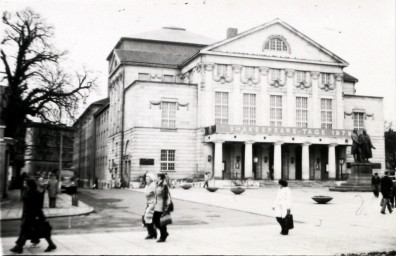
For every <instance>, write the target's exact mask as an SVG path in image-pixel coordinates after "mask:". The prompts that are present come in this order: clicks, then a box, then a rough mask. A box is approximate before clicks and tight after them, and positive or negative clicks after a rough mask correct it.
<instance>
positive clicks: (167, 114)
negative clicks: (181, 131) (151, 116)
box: [161, 101, 177, 129]
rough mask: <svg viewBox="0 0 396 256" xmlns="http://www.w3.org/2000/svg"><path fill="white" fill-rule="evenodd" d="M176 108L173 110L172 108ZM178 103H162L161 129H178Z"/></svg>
mask: <svg viewBox="0 0 396 256" xmlns="http://www.w3.org/2000/svg"><path fill="white" fill-rule="evenodd" d="M171 106H172V108H174V109H172V108H171ZM176 112H177V102H174V101H161V127H162V128H168V129H173V128H176Z"/></svg>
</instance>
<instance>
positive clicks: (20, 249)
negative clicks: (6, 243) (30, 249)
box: [10, 245, 23, 253]
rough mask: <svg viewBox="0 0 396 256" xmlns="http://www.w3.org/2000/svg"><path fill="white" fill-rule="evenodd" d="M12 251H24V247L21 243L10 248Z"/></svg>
mask: <svg viewBox="0 0 396 256" xmlns="http://www.w3.org/2000/svg"><path fill="white" fill-rule="evenodd" d="M10 251H11V252H16V253H22V252H23V247H22V246H20V245H15V246H14V247H13V248H11V249H10Z"/></svg>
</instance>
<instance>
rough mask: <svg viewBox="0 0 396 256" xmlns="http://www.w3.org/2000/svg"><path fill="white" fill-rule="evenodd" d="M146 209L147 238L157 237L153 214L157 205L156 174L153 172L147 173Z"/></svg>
mask: <svg viewBox="0 0 396 256" xmlns="http://www.w3.org/2000/svg"><path fill="white" fill-rule="evenodd" d="M145 176H146V180H145V183H146V189H145V195H146V200H147V204H146V209H145V211H144V217H143V218H144V222H145V224H146V228H147V233H148V235H147V236H146V238H145V239H155V238H157V231H156V230H155V227H154V223H153V216H154V207H155V186H156V184H155V175H154V174H152V173H146V174H145Z"/></svg>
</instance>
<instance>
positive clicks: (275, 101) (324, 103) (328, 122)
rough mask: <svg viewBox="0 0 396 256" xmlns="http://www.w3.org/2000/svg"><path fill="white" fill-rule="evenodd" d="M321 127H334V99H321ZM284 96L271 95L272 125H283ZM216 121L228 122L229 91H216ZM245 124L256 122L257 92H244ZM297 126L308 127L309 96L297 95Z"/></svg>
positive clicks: (218, 122) (217, 122) (220, 122)
mask: <svg viewBox="0 0 396 256" xmlns="http://www.w3.org/2000/svg"><path fill="white" fill-rule="evenodd" d="M320 109H321V127H322V129H332V121H333V116H332V100H331V99H321V108H320ZM282 120H283V103H282V96H280V95H271V96H270V125H271V126H282ZM215 123H216V124H228V92H216V96H215ZM243 124H244V125H255V124H256V94H249V93H244V94H243ZM296 126H297V127H303V128H304V127H308V98H307V97H296Z"/></svg>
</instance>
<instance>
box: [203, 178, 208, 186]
mask: <svg viewBox="0 0 396 256" xmlns="http://www.w3.org/2000/svg"><path fill="white" fill-rule="evenodd" d="M203 187H204V188H208V187H209V181H207V180H206V181H205V183H204V185H203Z"/></svg>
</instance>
